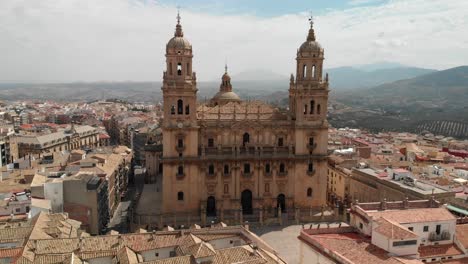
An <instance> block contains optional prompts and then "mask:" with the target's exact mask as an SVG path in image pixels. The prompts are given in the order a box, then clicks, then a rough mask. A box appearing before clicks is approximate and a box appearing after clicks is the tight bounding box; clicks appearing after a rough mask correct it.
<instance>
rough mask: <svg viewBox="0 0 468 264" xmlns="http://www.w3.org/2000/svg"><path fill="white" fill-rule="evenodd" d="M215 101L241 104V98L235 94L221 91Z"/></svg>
mask: <svg viewBox="0 0 468 264" xmlns="http://www.w3.org/2000/svg"><path fill="white" fill-rule="evenodd" d="M213 99H214V100H215V101H219V102H240V101H241V99H240V97H239V96H238V95H237V94H236V93H235V92H224V91H219V92H218V93H217V94H216V95H215V96H214V97H213Z"/></svg>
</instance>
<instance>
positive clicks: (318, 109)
mask: <svg viewBox="0 0 468 264" xmlns="http://www.w3.org/2000/svg"><path fill="white" fill-rule="evenodd" d="M320 111H321V109H320V104H317V115H320Z"/></svg>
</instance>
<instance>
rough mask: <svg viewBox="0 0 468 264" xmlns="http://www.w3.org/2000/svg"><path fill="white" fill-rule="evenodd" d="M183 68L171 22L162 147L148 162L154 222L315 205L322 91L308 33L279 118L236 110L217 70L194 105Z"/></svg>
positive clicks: (323, 139)
mask: <svg viewBox="0 0 468 264" xmlns="http://www.w3.org/2000/svg"><path fill="white" fill-rule="evenodd" d="M192 60H193V49H192V45H191V44H190V42H189V41H188V40H187V39H186V38H185V37H184V32H183V30H182V25H181V23H180V16H178V17H177V25H176V29H175V33H174V37H173V38H171V39H170V40H169V42H168V43H167V46H166V70H165V71H164V73H163V86H162V91H163V97H164V105H163V113H164V117H163V119H162V121H161V131H162V139H161V147H160V148H159V149H158V151H160V153H158V154H157V155H155V156H154V157H155V158H154V159H157V161H156V162H155V163H157V164H158V166H157V170H158V172H157V174H160V175H162V179H161V180H162V208H161V210H162V213H163V214H177V213H180V214H193V215H197V216H202V217H204V216H219V215H220V214H221V213H223V214H224V213H225V214H226V215H228V214H229V212H230V211H232V212H233V211H236V212H242V214H243V215H244V216H248V215H254V214H257V213H258V211H259V210H268V211H269V212H275V213H277V212H278V211H279V212H282V213H285V212H292V211H294V210H297V209H309V210H311V209H313V208H321V207H322V206H323V205H325V204H326V188H327V171H326V170H327V165H326V164H327V162H326V159H327V141H328V140H327V133H328V122H327V120H326V118H327V101H328V92H329V88H328V76H325V78H323V73H322V69H323V60H324V49H323V48H322V47H321V45H320V44H319V43H318V42H317V41H316V37H315V32H314V28H313V23H312V22H311V26H310V29H309V32H308V35H307V38H306V40H305V42H304V43H302V45H301V46H300V47H299V49H298V50H297V57H296V61H297V67H296V74H295V75H293V74H291V79H290V82H289V107H288V108H287V109H279V108H277V107H274V106H272V105H269V104H266V103H264V102H260V101H243V100H242V99H241V98H240V97H239V96H238V95H237V94H236V93H235V89H233V86H232V84H231V77H230V76H229V74H228V71H227V67H226V69H225V72H224V75H223V76H222V78H221V84H220V87H219V92H218V93H216V95H214V96H213V98H211V99H210V100H209V101H206V102H204V103H200V102H199V101H198V100H197V91H198V89H197V77H196V74H195V71H194V69H193V68H192Z"/></svg>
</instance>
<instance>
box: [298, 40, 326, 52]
mask: <svg viewBox="0 0 468 264" xmlns="http://www.w3.org/2000/svg"><path fill="white" fill-rule="evenodd" d="M320 50H322V46H320V43H318V42H317V41H306V42H304V43H302V45H301V47H300V48H299V52H317V51H320Z"/></svg>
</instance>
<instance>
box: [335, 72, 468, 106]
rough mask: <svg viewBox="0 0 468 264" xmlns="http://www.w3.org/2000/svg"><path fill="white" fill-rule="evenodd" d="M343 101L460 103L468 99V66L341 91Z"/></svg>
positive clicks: (388, 103) (395, 103)
mask: <svg viewBox="0 0 468 264" xmlns="http://www.w3.org/2000/svg"><path fill="white" fill-rule="evenodd" d="M337 98H341V99H342V101H344V102H349V103H352V104H353V103H354V104H359V105H362V104H365V105H370V106H377V105H385V106H408V105H413V104H415V103H416V104H422V105H424V104H426V105H425V106H426V107H428V108H432V107H450V108H452V107H461V106H463V105H466V104H467V103H466V102H467V100H468V66H461V67H456V68H451V69H448V70H443V71H439V72H434V73H430V74H426V75H423V76H419V77H416V78H412V79H406V80H400V81H396V82H392V83H387V84H382V85H379V86H377V87H374V88H370V89H363V90H359V91H350V92H347V93H343V94H341V95H339V96H337Z"/></svg>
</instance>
